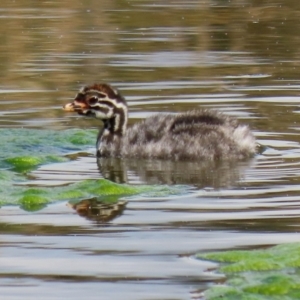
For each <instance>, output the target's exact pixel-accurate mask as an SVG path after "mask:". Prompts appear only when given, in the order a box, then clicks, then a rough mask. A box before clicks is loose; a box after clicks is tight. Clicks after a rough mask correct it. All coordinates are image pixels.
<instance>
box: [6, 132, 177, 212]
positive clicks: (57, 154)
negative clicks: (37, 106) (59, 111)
mask: <svg viewBox="0 0 300 300" xmlns="http://www.w3.org/2000/svg"><path fill="white" fill-rule="evenodd" d="M96 134H97V133H96V131H95V130H80V129H72V130H64V131H51V130H32V129H0V139H1V141H2V143H1V144H0V180H1V186H0V205H19V206H20V207H21V208H23V209H24V210H28V211H36V210H39V209H42V208H43V207H45V206H46V205H47V204H49V203H52V202H56V201H62V200H64V201H66V200H68V201H70V202H72V203H73V204H74V203H76V202H79V201H81V200H83V199H89V198H95V199H97V201H102V202H105V201H106V202H109V203H113V202H117V201H118V200H119V198H121V197H123V196H129V195H135V194H140V195H143V194H146V195H148V196H150V195H151V196H165V195H168V194H174V193H177V194H178V193H181V192H182V187H178V186H177V187H169V186H141V185H139V186H131V185H126V184H117V183H113V182H110V181H108V180H105V179H97V180H91V179H90V180H82V181H79V182H77V183H72V184H69V185H67V186H56V187H53V186H52V187H34V188H32V187H31V186H28V184H27V183H28V182H27V178H26V174H27V173H28V172H30V171H32V170H34V169H36V168H38V167H39V166H41V165H44V164H49V163H53V162H56V163H57V162H65V161H67V160H69V159H72V157H73V156H72V155H70V153H78V152H80V151H85V150H86V149H88V148H90V147H94V140H95V135H96ZM74 157H75V158H76V155H75V156H74ZM31 184H32V182H31Z"/></svg>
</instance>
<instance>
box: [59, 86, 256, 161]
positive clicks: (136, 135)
mask: <svg viewBox="0 0 300 300" xmlns="http://www.w3.org/2000/svg"><path fill="white" fill-rule="evenodd" d="M64 109H65V110H66V111H76V112H78V113H79V114H81V115H87V116H94V117H96V118H98V119H101V120H102V121H103V123H104V126H103V128H102V129H101V130H100V132H99V135H98V139H97V155H98V156H100V157H130V158H156V159H171V160H218V159H223V160H224V159H229V160H232V159H235V160H241V159H246V158H250V157H252V156H253V155H254V154H255V152H256V141H255V138H254V136H253V134H252V133H251V131H250V129H249V127H248V126H247V125H241V124H239V123H238V121H237V120H236V119H234V118H231V117H229V116H226V115H224V114H222V113H219V112H216V111H214V110H192V111H188V112H185V113H181V114H157V115H154V116H151V117H149V118H147V119H145V120H144V121H142V122H139V123H136V124H134V125H133V126H132V127H130V128H127V119H128V108H127V104H126V101H125V99H124V98H123V97H122V96H121V94H120V93H119V92H118V91H116V90H114V89H113V88H112V87H111V86H110V85H107V84H94V85H90V86H86V87H84V88H82V89H81V90H80V91H79V93H78V94H77V95H76V97H75V99H74V101H73V102H72V103H68V104H66V105H65V106H64Z"/></svg>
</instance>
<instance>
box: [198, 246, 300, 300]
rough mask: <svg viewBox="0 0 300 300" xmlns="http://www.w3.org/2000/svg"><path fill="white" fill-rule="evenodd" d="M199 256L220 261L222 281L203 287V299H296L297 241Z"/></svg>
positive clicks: (299, 273)
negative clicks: (206, 287)
mask: <svg viewBox="0 0 300 300" xmlns="http://www.w3.org/2000/svg"><path fill="white" fill-rule="evenodd" d="M196 257H197V258H199V259H209V260H213V261H217V262H220V263H221V265H220V268H219V271H220V272H223V273H225V274H226V275H227V278H228V280H227V281H226V283H225V284H218V285H215V286H213V287H212V288H210V289H209V290H207V291H205V293H204V294H205V299H207V300H221V299H222V300H235V299H236V300H237V299H239V300H240V299H241V300H243V299H247V300H252V299H253V300H279V299H280V300H281V299H284V300H296V299H300V270H299V266H300V243H293V244H283V245H278V246H275V247H271V248H268V249H261V250H248V251H242V250H234V251H225V252H213V253H204V254H203V253H200V254H197V255H196Z"/></svg>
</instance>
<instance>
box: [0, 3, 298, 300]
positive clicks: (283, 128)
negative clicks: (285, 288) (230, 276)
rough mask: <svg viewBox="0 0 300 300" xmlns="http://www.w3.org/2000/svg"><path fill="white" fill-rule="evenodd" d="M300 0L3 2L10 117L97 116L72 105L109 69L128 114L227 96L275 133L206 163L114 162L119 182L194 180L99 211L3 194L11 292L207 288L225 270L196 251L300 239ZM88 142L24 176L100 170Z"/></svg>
mask: <svg viewBox="0 0 300 300" xmlns="http://www.w3.org/2000/svg"><path fill="white" fill-rule="evenodd" d="M299 6H300V3H299V1H295V0H290V1H278V0H266V1H254V0H252V1H251V0H248V1H247V0H244V1H188V2H186V1H168V2H165V1H150V0H145V1H142V0H136V1H129V2H128V1H126V2H122V1H102V2H101V4H99V2H97V1H89V2H87V3H85V2H82V1H68V2H67V3H66V2H64V3H62V2H61V1H51V2H49V1H39V2H37V3H34V5H33V4H32V3H31V2H30V1H23V2H22V3H20V2H19V1H17V2H15V1H4V3H2V4H0V24H1V28H2V45H1V47H0V61H1V66H2V68H1V70H0V76H1V84H0V122H1V123H0V124H1V127H2V128H16V129H18V128H35V129H41V130H44V129H53V130H60V131H61V130H66V129H69V128H97V127H98V126H100V124H98V123H97V121H95V120H89V119H84V118H80V117H78V116H76V115H70V114H66V113H64V112H63V111H62V109H61V107H62V105H63V104H65V103H66V102H67V101H69V100H70V99H72V97H74V95H75V93H76V92H77V90H78V89H79V87H81V86H82V85H83V84H86V83H91V82H98V81H99V82H109V83H111V84H113V85H114V86H116V87H118V88H119V90H120V91H121V92H122V93H123V94H124V96H125V97H126V99H127V101H128V104H129V108H130V124H133V123H134V122H136V121H138V120H141V119H143V118H146V117H148V116H149V115H151V114H153V113H156V112H171V113H176V112H180V111H186V110H188V109H193V108H200V107H204V108H215V109H218V110H220V111H222V112H224V113H226V114H229V115H232V116H235V117H237V118H238V119H240V121H241V122H244V123H248V124H249V125H250V126H251V128H252V129H253V131H254V134H255V136H256V137H257V140H258V142H259V143H260V144H262V145H264V146H265V151H264V152H263V153H261V154H258V155H257V156H256V157H255V158H254V159H253V160H252V161H250V162H248V163H245V162H242V163H237V164H235V165H234V166H232V165H228V164H227V165H226V164H222V165H218V166H214V167H211V166H206V165H205V164H204V165H199V166H197V168H196V169H199V170H201V172H192V170H191V167H190V166H189V165H188V164H178V165H176V166H175V167H174V165H172V164H171V165H170V164H168V163H167V164H162V165H159V164H158V163H157V162H150V163H149V162H148V165H145V162H144V163H142V162H141V163H139V162H138V163H137V162H134V161H133V162H132V161H131V162H126V163H125V170H126V172H124V164H123V165H122V163H120V162H118V164H115V163H113V164H112V163H111V162H109V161H108V162H105V163H104V164H105V170H106V171H107V172H106V174H107V178H109V179H111V180H115V181H118V182H129V183H134V184H141V183H143V182H146V183H148V184H162V183H164V184H169V185H173V184H180V183H181V184H185V185H186V190H185V193H181V194H177V195H170V196H158V197H147V196H132V197H125V198H123V199H121V202H120V203H119V206H118V207H113V208H112V207H103V206H101V205H99V204H95V203H92V204H91V205H92V206H93V210H92V211H87V210H86V207H87V206H88V205H90V203H88V204H86V203H83V204H82V206H81V207H78V206H77V207H72V206H70V204H68V205H67V203H66V202H57V203H55V204H51V205H48V206H47V207H46V208H44V209H42V210H40V211H37V212H35V213H33V212H26V211H24V210H22V209H21V208H19V207H17V206H3V207H1V210H0V231H1V250H0V251H1V257H0V265H1V268H0V274H1V277H0V294H1V295H2V297H3V298H5V299H6V300H16V299H40V298H41V297H43V299H47V300H48V299H55V300H57V299H83V298H88V299H99V298H101V299H122V300H123V299H128V300H135V299H137V300H141V299H151V300H155V299H157V300H158V299H166V300H167V299H170V300H171V299H172V300H174V299H200V298H201V293H202V291H203V290H205V289H207V288H208V287H209V286H210V285H211V284H212V283H213V282H218V281H220V280H222V279H223V275H222V274H216V273H214V272H213V271H211V269H212V268H213V267H214V266H215V265H214V264H213V263H210V262H204V261H199V260H196V259H195V258H194V254H195V253H197V252H201V251H211V250H222V249H233V248H241V247H242V248H258V247H261V246H266V245H273V244H278V243H285V242H293V241H299V240H300V237H299V234H298V231H299V197H298V196H299V192H298V190H299V187H300V186H299V183H300V180H299V179H300V176H299V175H300V147H299V133H300V132H299V131H300V125H299V121H298V120H299V111H300V110H299V103H300V100H299V97H298V94H299V90H300V78H299V74H298V67H299V62H300V56H299V48H300V40H299V34H298V33H299V30H300V28H299V27H300V23H299V20H300V18H299V17H300V16H299V11H300V7H299ZM12 151H14V150H13V149H12ZM82 152H83V153H82V154H79V155H75V158H76V159H73V160H70V161H69V162H66V163H57V164H49V165H43V166H41V167H40V168H38V169H37V170H35V171H32V172H30V173H29V174H28V180H29V181H30V183H34V184H35V185H54V186H55V185H60V184H64V183H66V182H73V181H79V180H83V179H87V178H100V177H101V176H102V175H101V174H100V173H99V166H98V165H97V162H96V159H95V157H94V149H93V148H89V149H82ZM112 166H114V168H115V169H112ZM145 166H147V167H148V169H147V168H146V167H145ZM193 167H195V166H193ZM153 168H154V171H152V172H151V170H152V169H153ZM120 169H121V171H122V172H120ZM144 170H147V172H144ZM149 170H150V171H149ZM182 170H189V174H192V175H193V176H186V174H185V173H184V172H183V171H182ZM194 170H195V169H194ZM103 212H105V213H103ZM110 214H111V215H110Z"/></svg>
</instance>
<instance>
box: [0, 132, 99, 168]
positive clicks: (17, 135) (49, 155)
mask: <svg viewBox="0 0 300 300" xmlns="http://www.w3.org/2000/svg"><path fill="white" fill-rule="evenodd" d="M96 134H97V133H96V131H95V130H80V129H70V130H63V131H54V130H34V129H0V140H1V144H0V169H1V168H2V169H4V168H12V169H13V170H14V171H17V172H26V171H30V170H32V169H34V168H36V167H37V166H39V165H41V164H46V163H53V162H60V161H66V160H67V158H66V157H63V156H64V155H66V154H68V153H70V152H72V151H73V152H74V151H82V150H83V149H84V148H88V147H94V144H95V137H96Z"/></svg>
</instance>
